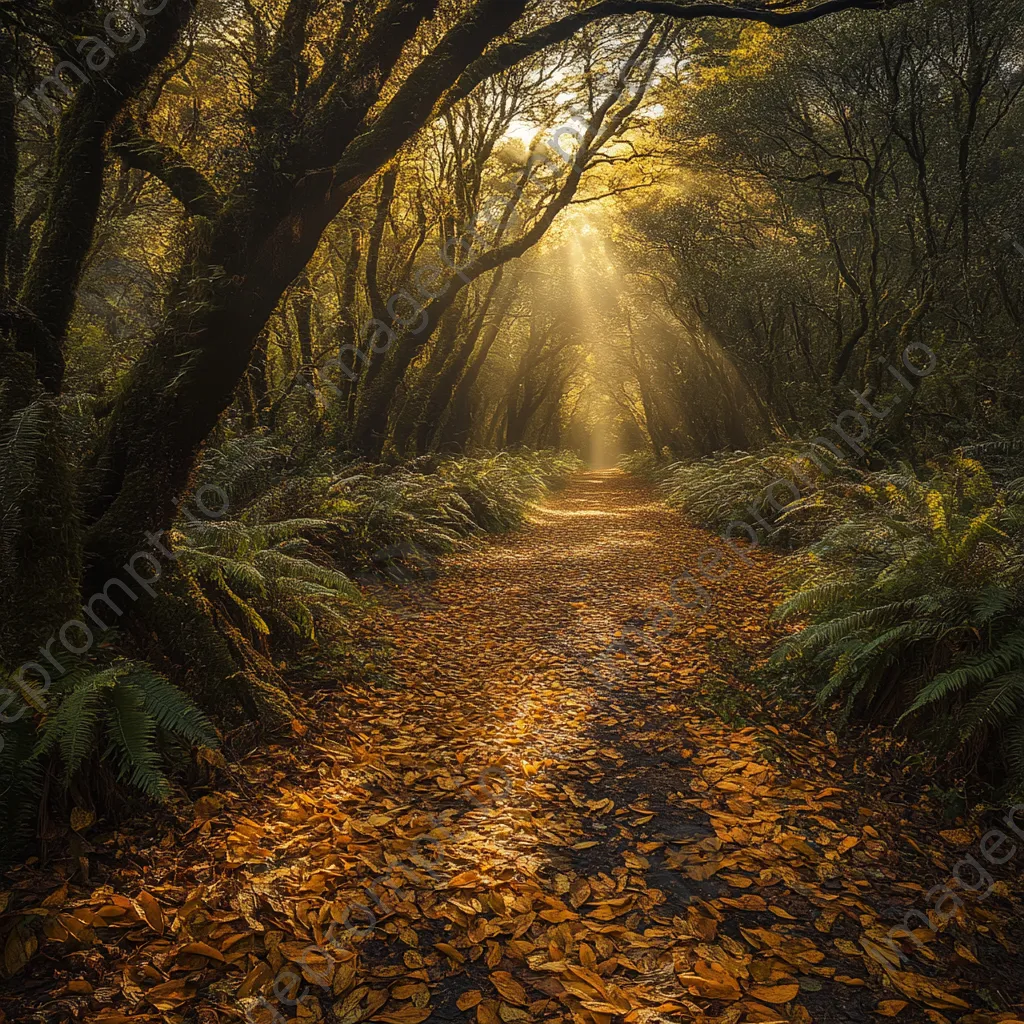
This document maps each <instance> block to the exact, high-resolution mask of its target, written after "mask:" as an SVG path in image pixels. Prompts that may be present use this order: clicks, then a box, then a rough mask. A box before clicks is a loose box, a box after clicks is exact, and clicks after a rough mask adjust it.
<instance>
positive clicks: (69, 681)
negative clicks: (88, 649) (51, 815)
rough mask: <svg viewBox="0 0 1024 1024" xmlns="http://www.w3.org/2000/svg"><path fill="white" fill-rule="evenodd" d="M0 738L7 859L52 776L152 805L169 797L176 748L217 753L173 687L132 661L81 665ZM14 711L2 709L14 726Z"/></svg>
mask: <svg viewBox="0 0 1024 1024" xmlns="http://www.w3.org/2000/svg"><path fill="white" fill-rule="evenodd" d="M21 710H22V714H21V715H20V716H18V717H17V719H16V720H14V721H12V722H8V723H5V724H4V725H3V726H2V729H0V739H2V743H0V778H2V779H3V786H2V789H0V806H2V807H3V811H4V815H5V822H6V827H5V830H4V841H3V843H2V852H3V853H4V855H8V854H10V853H11V852H13V851H14V850H16V849H17V848H18V846H19V845H20V844H22V843H24V842H25V841H26V840H27V839H28V838H30V836H31V834H32V831H33V827H34V825H35V823H36V820H37V818H38V801H39V799H40V797H41V795H42V792H43V779H44V777H45V776H46V775H47V774H48V773H49V774H50V775H51V776H53V777H55V778H56V779H57V780H59V782H60V784H61V787H62V788H63V789H65V790H66V789H67V788H68V787H70V786H72V785H74V786H75V788H76V791H77V792H78V793H80V794H81V793H83V792H88V791H91V790H94V788H95V782H96V771H97V769H99V773H100V775H102V774H104V773H108V772H109V774H110V775H111V776H113V777H115V778H116V779H117V781H118V782H120V783H121V784H123V785H126V786H128V787H129V788H130V789H133V790H135V791H136V792H137V793H140V794H142V795H144V796H146V797H148V798H150V799H154V800H163V799H165V798H166V797H167V795H168V794H169V792H170V783H169V780H168V771H169V769H170V768H171V767H172V766H173V765H174V764H175V763H176V762H177V761H180V759H181V758H180V755H181V752H182V750H183V748H190V747H196V746H200V747H210V748H214V747H216V746H218V742H219V741H218V738H217V733H216V731H215V730H214V728H213V726H212V725H211V723H210V721H209V720H208V719H207V717H206V716H205V715H204V714H203V713H202V712H201V711H200V710H199V709H198V708H197V707H196V706H195V704H194V703H193V702H192V701H191V700H190V699H189V697H187V696H186V695H185V694H184V693H183V692H182V691H181V690H180V689H178V687H176V686H174V685H173V684H172V683H170V682H169V681H168V680H167V679H166V678H164V677H163V676H161V675H159V674H157V673H156V672H154V671H153V670H152V669H151V668H150V667H149V666H148V665H146V664H145V663H142V662H137V661H127V660H121V661H117V662H114V663H113V664H109V665H98V664H95V663H80V664H75V665H70V666H69V667H68V671H66V672H64V673H63V674H62V675H61V676H59V677H58V678H57V679H55V680H54V682H53V685H52V688H51V689H50V690H49V692H48V693H46V694H45V695H43V694H41V693H36V694H35V695H34V696H33V697H32V699H31V701H30V703H29V704H28V705H24V706H23V707H22V709H21ZM16 714H17V712H16V711H15V710H14V708H11V709H9V716H10V717H11V718H14V717H15V715H16Z"/></svg>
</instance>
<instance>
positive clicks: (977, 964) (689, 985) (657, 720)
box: [0, 473, 1024, 1024]
mask: <svg viewBox="0 0 1024 1024" xmlns="http://www.w3.org/2000/svg"><path fill="white" fill-rule="evenodd" d="M713 545H714V539H713V537H712V536H711V535H709V534H708V533H706V532H705V531H703V530H700V529H697V528H696V527H693V526H690V525H688V524H687V523H686V521H685V520H684V519H683V518H681V517H680V515H679V514H678V513H677V512H674V511H672V510H670V509H668V508H666V507H665V506H663V505H662V504H661V503H660V502H659V501H658V500H657V498H656V497H655V496H654V495H653V493H652V492H651V491H650V490H648V489H645V488H643V487H642V486H640V485H639V484H635V483H633V482H631V481H630V480H629V478H627V477H624V476H622V475H620V474H617V473H610V474H588V475H582V476H579V477H577V478H576V479H575V480H574V482H573V483H572V485H571V486H570V487H568V488H567V489H566V490H564V491H562V492H560V493H558V494H556V495H554V496H552V497H550V498H548V499H547V500H546V501H545V503H544V504H543V506H541V507H540V508H538V509H537V510H536V511H535V513H534V514H533V516H532V519H531V521H530V523H529V524H528V525H527V527H526V528H525V529H523V530H521V531H519V532H517V533H515V534H510V535H507V536H504V537H502V538H499V539H495V540H490V541H487V542H485V543H483V544H481V545H479V546H476V547H474V548H472V549H470V550H466V551H464V552H461V553H459V554H456V555H453V556H451V557H450V558H448V559H447V560H446V561H445V562H444V564H443V566H442V568H441V571H440V572H439V574H438V575H437V577H436V578H434V579H432V580H424V579H420V580H418V581H417V582H415V583H412V584H409V585H406V586H399V587H384V586H381V587H379V588H378V590H379V593H378V594H377V597H378V598H379V600H380V601H381V605H382V611H381V613H380V614H379V615H378V616H377V617H376V619H375V620H374V624H373V633H372V635H370V634H369V632H368V635H367V637H366V641H367V643H368V644H370V645H378V644H379V635H380V634H381V633H383V634H385V635H388V636H389V637H390V644H391V647H392V658H391V665H390V671H389V673H386V675H387V678H386V679H382V681H381V682H379V683H377V684H374V685H373V686H368V685H367V684H365V683H361V684H356V683H345V684H341V683H338V682H337V681H336V680H332V675H331V670H330V667H329V666H323V665H321V666H318V667H317V669H316V671H315V672H314V673H313V675H315V676H316V677H317V678H316V679H315V680H314V679H311V680H309V681H308V682H307V684H306V686H305V689H304V699H303V700H300V701H298V702H297V706H299V707H300V711H301V714H300V717H299V718H298V719H296V721H295V722H294V724H293V730H294V733H295V735H294V737H293V738H292V739H291V740H290V741H289V742H287V743H284V744H281V745H279V746H276V747H272V748H270V750H269V751H267V750H263V751H259V752H256V753H254V754H252V755H251V756H250V757H249V758H248V759H245V760H243V761H242V762H241V763H240V764H238V765H235V766H232V770H231V772H230V773H225V774H224V775H223V777H222V778H221V779H220V780H219V782H218V784H217V786H216V787H214V788H211V790H210V791H209V792H208V793H206V794H204V795H201V796H199V797H198V798H197V799H195V802H194V803H193V804H184V803H179V804H174V805H173V812H172V813H168V814H165V815H163V816H161V817H158V818H155V819H153V820H151V821H149V822H148V823H138V822H135V823H131V824H129V825H126V826H124V827H123V829H122V830H121V831H119V832H116V833H112V834H108V835H106V836H103V837H99V838H96V837H90V841H91V842H92V845H93V852H92V854H91V864H92V875H91V882H90V883H89V885H83V884H82V883H81V882H74V881H70V882H62V881H61V879H59V878H55V877H54V875H53V873H52V870H48V871H44V870H43V869H42V868H41V867H39V865H36V864H33V863H29V864H27V865H24V866H22V867H21V868H19V869H18V870H16V871H15V872H13V873H12V874H11V875H10V877H9V887H8V890H7V891H6V892H5V893H4V894H3V895H2V896H0V900H2V901H3V902H4V903H5V904H6V906H7V910H6V914H5V916H4V919H3V927H4V931H5V934H6V940H5V949H4V962H5V969H6V971H7V973H8V974H10V975H13V977H12V978H10V979H9V980H8V981H7V982H6V983H5V987H4V991H3V995H2V997H0V1008H2V1009H0V1014H4V1013H5V1014H6V1019H7V1020H9V1021H24V1020H82V1021H97V1022H105V1024H118V1022H124V1021H128V1020H160V1019H165V1020H168V1021H187V1022H193V1021H196V1022H201V1024H217V1022H220V1021H235V1020H250V1021H254V1022H260V1024H264V1022H266V1024H272V1022H273V1024H278V1022H281V1021H291V1020H295V1021H300V1022H305V1021H308V1022H313V1024H316V1022H319V1021H321V1020H323V1021H328V1022H338V1024H358V1022H360V1021H379V1022H384V1024H418V1022H421V1021H426V1020H428V1019H429V1020H437V1021H473V1020H475V1021H478V1022H480V1024H498V1022H503V1024H519V1022H526V1021H533V1020H537V1021H542V1020H565V1021H570V1020H572V1021H577V1022H581V1024H611V1022H612V1021H616V1020H625V1021H638V1022H647V1021H689V1020H694V1021H716V1022H724V1024H736V1022H739V1021H743V1020H750V1021H790V1022H809V1021H847V1020H851V1021H867V1020H877V1019H879V1017H895V1018H897V1019H899V1020H904V1021H910V1020H913V1021H925V1020H928V1021H932V1022H934V1024H941V1022H943V1021H949V1022H953V1021H962V1022H965V1024H983V1022H987V1021H1010V1020H1020V1019H1021V1015H1022V1013H1024V1008H1022V1006H1021V1003H1020V1000H1021V993H1022V992H1024V969H1022V968H1021V966H1020V964H1019V956H1018V954H1017V952H1016V945H1015V943H1016V942H1017V941H1019V940H1020V932H1021V925H1020V920H1021V917H1020V902H1019V896H1020V888H1019V876H1020V867H1021V864H1022V863H1024V808H1019V809H1017V811H1016V816H1014V812H1013V809H1012V808H1009V807H1008V808H1006V809H1004V810H1003V811H1001V812H999V813H998V814H997V813H995V812H992V813H991V814H990V815H989V817H990V819H991V820H982V821H974V820H973V819H972V820H971V821H963V820H954V821H951V820H949V819H948V818H947V817H944V816H943V813H942V809H941V807H940V806H938V805H937V804H932V803H930V802H929V801H928V800H926V799H920V800H917V801H916V802H913V803H908V802H907V799H906V797H905V795H904V790H905V789H909V788H910V787H906V786H905V785H904V786H901V776H900V774H899V771H898V770H897V769H896V768H894V767H893V764H894V762H893V757H892V753H891V750H890V749H889V746H888V745H887V744H886V743H884V742H882V741H879V742H878V743H877V744H872V743H871V742H869V741H865V742H864V744H863V745H861V746H860V747H858V748H856V749H853V748H851V749H849V750H845V751H844V750H841V749H839V748H838V747H837V745H836V740H835V738H834V736H833V735H832V734H831V733H828V732H824V731H823V732H822V734H821V735H820V736H819V735H817V734H816V732H815V726H814V724H813V718H812V716H809V715H806V714H805V712H804V711H798V710H796V709H790V710H788V711H786V710H780V708H781V705H774V706H773V707H772V708H771V709H767V708H765V707H764V705H763V704H762V703H761V702H760V701H759V700H758V698H757V697H756V696H754V695H753V694H752V693H751V692H748V691H747V690H746V689H745V688H744V684H742V683H741V682H740V681H738V680H737V679H736V678H735V676H734V674H733V673H732V671H731V670H730V667H729V666H730V665H731V664H733V663H735V662H736V661H737V660H741V661H745V662H750V663H752V662H757V661H759V660H761V659H763V658H764V657H765V656H767V654H768V653H769V652H770V649H771V647H772V645H773V642H774V641H777V640H778V636H777V635H774V636H773V635H772V630H773V629H777V627H769V626H768V625H767V623H768V619H769V615H770V612H771V608H772V605H773V602H774V601H775V600H776V599H777V587H776V584H775V582H774V575H773V574H774V572H775V564H776V562H777V557H776V556H771V555H767V554H764V553H761V552H756V551H754V552H742V555H743V562H742V564H741V565H740V566H739V568H738V569H737V570H736V571H731V572H729V573H726V574H721V580H720V582H719V583H718V584H714V583H709V584H707V587H708V603H709V610H708V611H707V613H706V614H705V615H703V616H702V617H701V618H699V619H695V618H694V617H693V615H694V612H693V611H692V609H690V610H688V609H687V608H685V607H684V605H685V604H686V603H688V602H689V600H690V598H691V597H692V592H684V591H683V590H682V589H681V588H680V587H679V586H678V584H677V585H675V586H673V581H678V580H679V578H680V576H681V574H682V573H683V572H684V571H692V570H693V569H694V566H697V565H704V564H706V563H707V560H708V554H707V553H708V550H709V547H713ZM726 557H729V558H734V557H736V556H734V555H727V556H726ZM705 575H710V573H705ZM374 649H376V646H375V647H374ZM1015 830H1016V831H1015ZM996 832H998V833H999V834H1000V835H1003V836H1004V837H1005V842H1002V843H1001V844H1000V845H998V846H996V845H994V843H995V838H994V836H993V834H994V833H996ZM1011 850H1013V851H1014V852H1013V854H1011V855H1009V856H1007V855H1008V854H1010V851H1011ZM1016 858H1020V860H1019V861H1018V860H1017V859H1016ZM994 862H1001V863H994ZM1015 879H1017V880H1018V882H1017V887H1016V888H1015Z"/></svg>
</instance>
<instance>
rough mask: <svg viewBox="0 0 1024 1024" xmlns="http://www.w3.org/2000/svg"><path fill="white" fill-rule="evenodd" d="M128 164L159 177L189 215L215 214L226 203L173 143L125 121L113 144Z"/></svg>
mask: <svg viewBox="0 0 1024 1024" xmlns="http://www.w3.org/2000/svg"><path fill="white" fill-rule="evenodd" d="M112 150H113V152H114V153H116V154H117V155H118V156H119V157H120V158H121V159H122V160H123V161H124V163H125V164H126V165H127V166H128V167H134V168H136V169H138V170H140V171H145V172H146V173H147V174H152V175H153V177H154V178H159V179H160V180H161V181H162V182H163V183H164V184H165V185H166V186H167V188H168V189H169V190H170V192H171V194H172V195H173V196H174V198H175V199H177V200H178V201H179V202H180V203H181V204H182V206H184V207H185V210H186V211H187V212H188V214H189V216H190V217H216V216H217V214H219V213H220V211H221V208H222V206H223V202H222V200H221V198H220V196H219V195H218V194H217V191H216V189H215V188H214V187H213V186H212V185H211V184H210V183H209V182H208V181H207V180H206V178H205V177H203V175H202V174H201V173H200V172H199V171H197V170H196V169H195V168H194V167H192V166H191V165H189V164H187V163H186V162H185V161H184V160H183V159H182V157H181V156H180V155H179V154H178V153H177V152H176V151H175V150H174V149H172V148H171V147H170V146H166V145H164V144H163V143H162V142H157V141H156V139H151V138H148V137H146V136H144V135H141V134H140V133H139V131H138V129H137V128H136V127H135V124H134V123H133V122H132V121H129V120H124V121H122V122H121V124H120V125H119V126H118V128H117V130H116V131H115V133H114V144H113V147H112Z"/></svg>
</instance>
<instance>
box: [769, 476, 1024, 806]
mask: <svg viewBox="0 0 1024 1024" xmlns="http://www.w3.org/2000/svg"><path fill="white" fill-rule="evenodd" d="M930 469H931V473H930V475H929V476H928V477H927V479H923V478H921V477H919V476H918V475H917V474H915V473H914V471H913V470H912V469H911V468H910V467H908V466H901V467H899V468H898V469H897V470H895V471H893V472H885V473H874V474H870V475H868V476H866V477H865V479H864V481H863V482H862V483H861V484H859V485H857V486H856V487H854V486H853V485H850V486H849V487H848V488H846V491H845V493H844V494H843V495H842V496H841V499H840V500H833V499H829V498H827V497H826V498H824V499H822V500H821V502H820V503H819V504H816V505H815V506H814V507H815V508H816V509H817V510H818V511H819V512H820V511H821V510H822V509H830V510H831V514H832V515H833V516H834V517H835V518H834V520H833V525H832V526H831V528H829V529H828V530H827V531H826V532H825V533H824V535H823V536H822V537H821V539H820V540H818V541H817V542H815V543H813V544H812V545H811V546H810V547H809V548H808V550H807V552H806V554H805V555H804V556H802V560H803V563H804V564H803V568H802V570H801V572H800V573H799V574H798V584H797V586H796V588H795V589H794V590H793V592H792V593H791V594H790V596H789V597H788V598H787V599H786V600H785V601H784V602H783V603H782V605H781V606H780V607H779V609H778V611H777V615H778V617H779V618H781V619H783V620H798V621H799V622H800V623H801V628H800V629H799V630H798V631H797V632H796V633H794V634H793V635H792V636H791V637H789V638H788V639H787V640H786V641H784V642H783V643H782V644H781V645H780V647H779V648H778V650H777V651H776V652H775V654H774V656H773V658H772V662H771V665H772V666H773V667H774V668H775V669H776V670H777V671H779V672H783V673H787V674H789V675H790V676H792V675H794V674H797V675H799V676H801V677H804V678H809V680H810V681H811V682H812V683H813V684H814V685H815V686H816V687H817V689H818V698H819V700H820V702H821V703H822V704H823V705H826V706H835V707H836V708H837V709H838V710H839V713H840V716H841V718H842V719H844V720H845V719H848V718H849V717H850V716H852V715H859V716H867V717H870V718H874V719H880V720H896V719H898V720H899V721H902V722H904V723H905V724H906V725H907V727H913V728H916V729H920V730H922V731H923V733H924V735H925V737H926V738H927V739H928V740H929V741H930V742H932V743H933V744H935V746H936V747H937V748H938V749H940V750H945V751H951V752H956V754H957V755H958V757H960V758H961V759H962V761H963V762H964V763H965V764H968V765H977V764H980V763H984V764H986V765H987V766H988V768H989V769H990V770H991V769H993V768H998V769H999V770H1004V769H1005V770H1008V771H1009V773H1010V780H1011V783H1012V785H1013V786H1014V787H1018V788H1019V787H1021V786H1024V627H1022V626H1021V614H1022V612H1024V547H1022V542H1024V532H1022V526H1024V505H1022V504H1021V493H1020V489H1019V487H1018V486H1017V485H1016V484H1013V485H1010V486H1008V487H1007V488H1006V489H1005V490H999V489H997V488H996V487H995V486H994V485H993V483H992V480H991V478H990V477H989V475H988V474H987V473H986V472H985V470H984V469H983V468H982V467H981V465H980V464H979V463H977V462H975V461H973V460H971V459H967V458H964V457H963V456H959V457H957V458H955V459H953V460H952V461H951V462H950V463H949V464H948V465H946V466H943V467H938V466H934V465H933V466H931V467H930ZM804 500H805V501H807V502H808V503H810V502H811V501H812V499H804ZM794 512H795V513H796V514H799V509H795V510H794Z"/></svg>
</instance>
